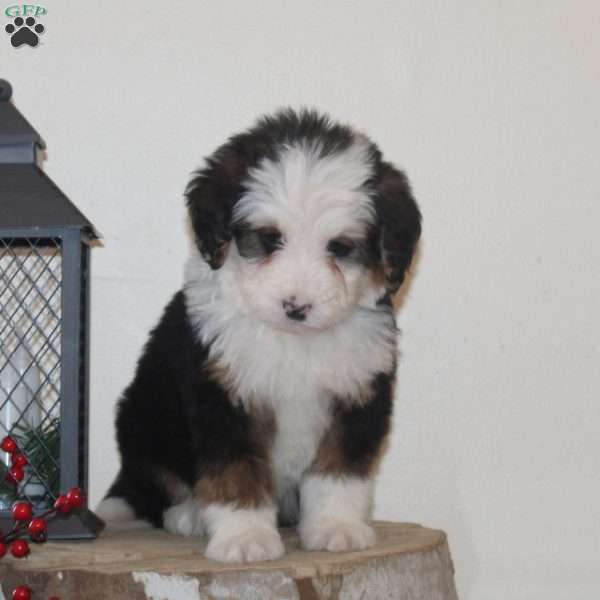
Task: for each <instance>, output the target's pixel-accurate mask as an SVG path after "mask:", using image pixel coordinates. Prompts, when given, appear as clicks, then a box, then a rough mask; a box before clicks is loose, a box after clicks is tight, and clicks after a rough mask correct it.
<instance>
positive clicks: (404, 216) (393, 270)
mask: <svg viewBox="0 0 600 600" xmlns="http://www.w3.org/2000/svg"><path fill="white" fill-rule="evenodd" d="M374 184H375V186H374V187H375V208H376V211H377V216H378V219H379V227H380V251H381V259H382V262H383V269H384V274H385V284H386V288H387V290H388V292H389V293H391V294H393V293H394V292H396V291H397V290H398V288H399V287H400V286H401V285H402V282H403V281H404V276H405V275H406V271H407V269H408V267H409V266H410V262H411V260H412V257H413V254H414V251H415V247H416V245H417V242H418V241H419V237H420V236H421V213H420V211H419V207H418V206H417V203H416V202H415V199H414V198H413V195H412V191H411V189H410V184H409V183H408V179H407V178H406V176H405V175H404V173H402V172H401V171H398V170H397V169H395V168H394V167H393V166H392V165H391V164H389V163H386V162H381V163H380V165H379V168H378V169H377V174H376V176H375V179H374Z"/></svg>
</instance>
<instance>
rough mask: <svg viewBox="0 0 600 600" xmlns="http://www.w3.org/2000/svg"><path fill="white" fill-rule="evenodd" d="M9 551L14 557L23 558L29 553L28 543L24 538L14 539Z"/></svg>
mask: <svg viewBox="0 0 600 600" xmlns="http://www.w3.org/2000/svg"><path fill="white" fill-rule="evenodd" d="M10 552H11V554H12V555H13V556H14V557H15V558H23V557H24V556H27V555H28V554H29V544H28V543H27V542H26V541H25V540H15V541H14V542H13V543H12V544H11V546H10Z"/></svg>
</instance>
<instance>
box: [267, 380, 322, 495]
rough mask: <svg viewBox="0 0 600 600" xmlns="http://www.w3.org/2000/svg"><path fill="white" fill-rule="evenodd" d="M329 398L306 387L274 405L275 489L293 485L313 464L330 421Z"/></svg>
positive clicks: (273, 450) (273, 455)
mask: <svg viewBox="0 0 600 600" xmlns="http://www.w3.org/2000/svg"><path fill="white" fill-rule="evenodd" d="M330 407H331V400H330V397H329V396H328V395H327V394H325V393H323V392H322V391H319V390H317V389H316V388H315V387H314V386H308V385H307V386H306V388H305V389H304V390H302V391H301V392H299V393H297V395H296V397H295V398H292V397H289V396H288V397H286V398H282V402H280V403H274V412H275V421H276V435H275V440H274V443H273V449H272V453H271V457H272V463H273V472H274V475H275V483H276V487H277V489H278V490H279V491H282V490H284V489H286V488H289V487H290V486H292V485H294V484H296V483H297V482H298V481H299V480H300V478H301V477H302V474H303V473H304V471H306V469H307V468H308V467H309V466H310V465H311V463H312V462H313V460H314V458H315V455H316V453H317V449H318V447H319V443H320V441H321V438H322V437H323V434H324V433H325V431H326V429H327V428H328V426H329V422H330V420H331V413H330Z"/></svg>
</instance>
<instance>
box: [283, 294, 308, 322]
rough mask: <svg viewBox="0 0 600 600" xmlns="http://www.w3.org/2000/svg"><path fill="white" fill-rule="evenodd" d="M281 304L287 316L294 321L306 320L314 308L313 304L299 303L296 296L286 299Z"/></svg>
mask: <svg viewBox="0 0 600 600" xmlns="http://www.w3.org/2000/svg"><path fill="white" fill-rule="evenodd" d="M281 304H282V306H283V310H284V311H285V314H286V316H287V317H288V319H292V321H304V320H305V319H306V315H307V314H308V313H309V312H310V310H311V308H312V304H301V305H299V304H297V303H296V297H295V296H292V297H291V298H288V299H287V300H284V301H283V302H282V303H281Z"/></svg>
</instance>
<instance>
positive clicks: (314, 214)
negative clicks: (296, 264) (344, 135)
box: [234, 136, 374, 227]
mask: <svg viewBox="0 0 600 600" xmlns="http://www.w3.org/2000/svg"><path fill="white" fill-rule="evenodd" d="M319 152H320V146H319V145H313V146H310V145H307V144H306V143H299V144H294V145H288V146H284V147H283V148H282V150H281V152H280V154H279V156H278V157H277V159H276V160H272V159H268V158H265V159H263V160H262V161H261V162H260V164H259V166H258V167H255V168H254V169H251V170H250V171H249V177H248V179H246V181H245V182H244V184H243V185H244V188H245V189H246V190H247V192H246V193H245V194H244V195H243V196H242V197H241V198H240V200H239V202H238V203H237V204H236V207H235V209H234V220H235V221H240V220H245V221H248V222H250V223H255V224H261V223H263V222H265V221H269V220H274V221H276V222H277V223H279V224H280V225H285V224H287V225H288V226H290V227H293V226H294V224H297V223H298V220H300V222H301V223H309V224H311V225H314V224H315V222H317V221H318V220H319V218H322V217H323V215H325V214H326V213H327V212H328V211H334V215H335V217H334V218H333V219H332V223H331V225H338V226H343V225H344V224H345V223H347V224H348V225H349V226H351V225H352V224H353V223H355V222H357V221H361V220H364V221H367V222H369V221H372V220H373V219H374V211H373V206H372V203H371V201H370V199H369V193H368V190H365V189H364V188H363V186H364V182H365V181H367V180H368V179H369V178H370V177H371V176H372V174H373V164H372V159H371V156H370V150H369V143H368V141H367V140H366V139H365V138H362V137H360V136H358V137H357V138H356V140H355V142H354V143H353V144H352V145H351V146H350V147H349V148H348V149H346V150H345V151H344V152H340V153H336V154H332V155H330V156H325V157H322V158H320V157H319ZM331 225H330V226H331Z"/></svg>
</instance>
